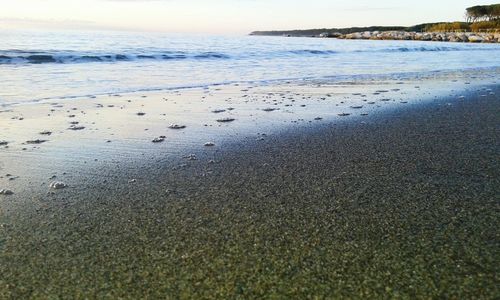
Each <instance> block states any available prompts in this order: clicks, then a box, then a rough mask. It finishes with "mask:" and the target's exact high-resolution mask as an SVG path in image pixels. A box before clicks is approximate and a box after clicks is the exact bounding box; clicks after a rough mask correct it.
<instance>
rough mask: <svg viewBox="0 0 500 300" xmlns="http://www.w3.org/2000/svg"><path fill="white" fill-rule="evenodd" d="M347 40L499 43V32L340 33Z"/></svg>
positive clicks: (341, 37)
mask: <svg viewBox="0 0 500 300" xmlns="http://www.w3.org/2000/svg"><path fill="white" fill-rule="evenodd" d="M338 38H340V39H349V40H409V41H411V40H413V41H437V42H461V43H499V42H500V32H496V33H484V32H406V31H366V32H356V33H350V34H345V35H341V36H339V37H338Z"/></svg>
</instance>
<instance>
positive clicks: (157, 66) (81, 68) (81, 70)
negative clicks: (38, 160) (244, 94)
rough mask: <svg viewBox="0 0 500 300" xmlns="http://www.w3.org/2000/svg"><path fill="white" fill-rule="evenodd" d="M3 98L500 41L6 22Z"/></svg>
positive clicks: (488, 53)
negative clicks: (18, 26)
mask: <svg viewBox="0 0 500 300" xmlns="http://www.w3.org/2000/svg"><path fill="white" fill-rule="evenodd" d="M0 39H1V40H2V44H1V45H0V78H1V80H0V105H2V104H3V105H7V104H9V103H18V102H30V101H37V100H41V99H59V98H72V97H78V96H86V95H102V94H109V93H123V92H137V91H151V90H162V89H172V88H174V89H175V88H182V87H194V86H210V85H217V84H222V83H233V82H250V81H258V82H269V81H273V80H289V79H305V78H307V79H311V78H324V77H328V79H329V81H349V80H359V79H365V78H379V77H393V78H400V77H401V76H405V74H424V75H426V74H429V73H430V72H441V71H457V72H461V71H463V70H465V69H471V68H483V69H490V68H496V67H500V59H499V57H500V46H499V45H495V44H491V45H489V44H458V43H435V42H413V41H408V42H406V41H349V40H335V39H313V38H284V37H254V36H242V37H224V36H185V35H183V36H179V35H161V34H151V33H147V34H140V33H116V32H114V33H109V32H53V33H47V32H36V31H31V32H20V31H0Z"/></svg>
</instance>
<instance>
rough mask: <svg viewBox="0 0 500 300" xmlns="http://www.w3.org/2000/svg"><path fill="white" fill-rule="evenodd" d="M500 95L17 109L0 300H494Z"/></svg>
mask: <svg viewBox="0 0 500 300" xmlns="http://www.w3.org/2000/svg"><path fill="white" fill-rule="evenodd" d="M410 77H411V76H410ZM497 79H498V73H497V71H495V70H493V71H491V72H485V71H481V70H478V71H473V72H472V73H467V72H466V73H458V74H457V73H451V74H446V75H439V76H438V75H435V74H431V75H427V77H426V78H423V77H421V76H416V77H411V78H385V79H383V80H380V79H377V80H374V81H366V80H363V81H360V82H355V83H353V82H351V81H349V82H343V83H338V82H337V83H335V84H329V83H328V81H325V80H310V81H306V82H301V81H298V82H297V81H292V82H287V81H285V82H281V83H272V84H268V85H262V84H231V85H226V86H215V87H211V88H208V89H207V88H199V89H187V90H172V91H157V92H148V93H142V92H141V93H136V94H116V95H112V94H110V95H103V96H97V97H92V98H90V99H89V98H82V99H72V100H70V101H63V100H60V101H54V100H51V101H46V102H43V101H42V102H40V103H34V104H28V105H19V106H14V107H9V108H7V109H4V111H3V112H2V113H1V114H0V118H1V119H0V122H3V123H1V124H3V125H4V126H5V127H4V128H9V130H8V131H3V132H2V136H0V140H5V141H7V142H8V144H7V145H6V146H7V148H2V149H1V150H0V155H1V157H2V160H1V166H0V170H1V172H2V176H1V178H0V188H4V189H9V190H11V191H12V192H13V194H12V195H0V225H1V226H0V265H1V269H2V271H1V275H0V296H1V297H2V298H59V297H69V298H130V299H133V298H175V299H177V298H183V299H192V298H244V299H245V298H259V297H266V298H384V297H396V298H461V299H463V298H484V299H488V298H490V299H491V298H495V297H496V296H497V295H498V294H499V290H498V273H499V270H498V266H499V265H500V264H499V257H500V256H499V252H498V249H499V237H498V226H499V222H498V220H499V219H498V209H499V205H498V194H499V186H500V184H499V178H500V177H499V170H500V166H499V160H498V154H499V153H498V151H499V149H500V148H499V131H498V124H499V121H500V120H499V116H500V106H499V101H498V100H499V98H498V97H499V96H498V95H499V94H500V88H499V87H498V83H497V82H496V81H497ZM204 97H205V98H204ZM209 100H210V101H209ZM372 102H373V103H372ZM369 103H372V104H369ZM183 112H188V113H189V118H187V117H184V115H183ZM163 114H165V115H163ZM73 115H74V116H73ZM71 116H73V117H71ZM231 119H232V120H231ZM230 120H231V121H230ZM75 121H77V122H78V123H75V124H71V122H75ZM23 122H24V123H23ZM171 125H178V126H177V127H176V126H173V127H172V126H171ZM72 126H73V128H75V126H76V127H78V126H80V127H84V128H81V129H76V130H74V129H71V128H72ZM183 126H185V127H183ZM169 127H171V128H169ZM43 131H51V132H52V133H51V134H50V135H39V133H40V132H43ZM37 139H38V140H40V141H41V140H46V141H45V142H42V143H34V144H33V143H27V142H28V141H36V140H37ZM155 139H159V140H161V139H163V140H162V141H159V140H156V142H153V141H154V140H155ZM23 148H24V149H25V150H23ZM3 173H5V174H3ZM7 175H9V176H7ZM11 178H14V179H12V180H11ZM54 182H60V183H62V184H64V188H61V189H55V188H53V187H54V186H53V185H52V188H51V187H50V186H49V185H51V184H52V183H54Z"/></svg>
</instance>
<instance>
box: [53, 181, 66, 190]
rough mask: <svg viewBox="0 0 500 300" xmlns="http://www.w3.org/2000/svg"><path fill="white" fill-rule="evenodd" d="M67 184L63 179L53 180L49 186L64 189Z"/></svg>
mask: <svg viewBox="0 0 500 300" xmlns="http://www.w3.org/2000/svg"><path fill="white" fill-rule="evenodd" d="M67 186H68V185H66V184H65V183H64V182H61V181H53V182H51V183H50V184H49V187H50V188H51V189H54V190H60V189H64V188H65V187H67Z"/></svg>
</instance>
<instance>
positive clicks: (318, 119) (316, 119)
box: [314, 117, 323, 121]
mask: <svg viewBox="0 0 500 300" xmlns="http://www.w3.org/2000/svg"><path fill="white" fill-rule="evenodd" d="M314 120H315V121H321V120H323V118H321V117H316V118H314Z"/></svg>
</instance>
